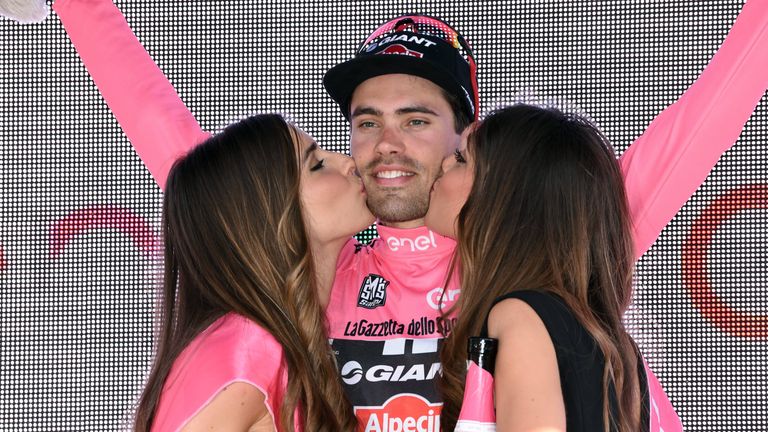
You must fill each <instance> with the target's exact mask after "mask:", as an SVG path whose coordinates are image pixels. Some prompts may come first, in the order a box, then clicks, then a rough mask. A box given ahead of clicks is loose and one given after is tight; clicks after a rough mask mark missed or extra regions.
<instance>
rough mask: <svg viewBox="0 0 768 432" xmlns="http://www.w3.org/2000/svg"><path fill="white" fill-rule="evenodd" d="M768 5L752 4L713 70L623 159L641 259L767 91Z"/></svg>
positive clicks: (763, 0)
mask: <svg viewBox="0 0 768 432" xmlns="http://www.w3.org/2000/svg"><path fill="white" fill-rule="evenodd" d="M766 71H768V1H766V0H749V1H748V2H747V3H746V5H744V8H743V9H742V11H741V13H740V15H739V17H738V18H737V19H736V22H735V23H734V25H733V27H732V28H731V31H730V32H729V33H728V37H727V38H726V40H725V41H724V42H723V45H722V46H721V47H720V49H719V50H718V51H717V53H716V54H715V56H714V57H713V58H712V60H711V61H710V62H709V65H708V66H707V68H706V69H705V70H704V71H703V72H702V73H701V76H700V77H699V78H698V79H697V80H696V82H694V83H693V84H692V85H691V87H690V88H688V90H687V91H686V92H685V93H684V94H683V95H682V96H681V97H680V99H679V100H678V101H677V102H675V103H674V104H673V105H671V106H669V107H668V108H667V109H665V110H664V111H663V112H662V113H661V114H659V115H658V116H657V117H656V119H654V120H653V122H651V124H650V125H649V126H648V129H647V130H646V131H645V133H644V134H643V135H642V136H641V137H640V138H638V139H637V141H635V143H634V144H633V145H632V146H630V148H629V149H628V150H627V151H626V152H625V153H624V154H623V155H622V157H621V159H620V163H621V167H622V170H623V172H624V178H625V181H626V187H627V197H628V199H629V205H630V211H631V214H632V217H633V222H634V234H635V256H636V257H638V258H639V257H640V256H641V255H642V254H644V253H645V251H646V250H648V248H649V247H650V246H651V245H652V244H653V242H654V241H655V240H656V238H657V237H658V235H659V233H660V232H661V230H662V229H664V226H666V225H667V223H668V222H669V221H670V220H671V219H672V218H673V217H674V216H675V214H676V213H677V211H678V210H680V207H681V206H682V205H683V204H684V203H685V202H686V201H687V200H688V198H690V197H691V196H692V195H693V193H694V192H695V191H696V189H697V188H698V187H699V186H700V185H701V184H702V183H703V182H704V179H706V177H707V175H708V174H709V172H710V170H711V169H712V167H714V165H715V163H717V161H718V159H719V158H720V155H721V154H722V153H723V152H725V151H726V150H728V149H729V148H730V147H731V146H732V145H733V143H735V142H736V140H737V139H738V137H739V134H740V133H741V130H742V128H743V127H744V124H745V123H746V121H747V120H748V119H749V117H750V115H751V114H752V112H753V111H754V109H755V106H756V105H757V103H758V102H759V101H760V98H761V97H762V96H763V94H764V93H765V91H766V88H768V73H766Z"/></svg>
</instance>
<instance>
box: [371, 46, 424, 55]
mask: <svg viewBox="0 0 768 432" xmlns="http://www.w3.org/2000/svg"><path fill="white" fill-rule="evenodd" d="M376 54H399V55H407V56H411V57H417V58H422V57H424V54H422V53H420V52H418V51H414V50H410V49H408V48H406V47H405V45H400V44H394V45H390V46H388V47H386V48H384V49H383V50H381V51H379V52H377V53H376Z"/></svg>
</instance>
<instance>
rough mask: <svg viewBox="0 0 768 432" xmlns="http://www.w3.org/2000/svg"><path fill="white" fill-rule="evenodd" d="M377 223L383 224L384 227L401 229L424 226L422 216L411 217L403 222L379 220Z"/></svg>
mask: <svg viewBox="0 0 768 432" xmlns="http://www.w3.org/2000/svg"><path fill="white" fill-rule="evenodd" d="M378 223H379V225H383V226H385V227H390V228H402V229H408V228H419V227H423V226H424V218H421V219H413V220H409V221H403V222H387V221H382V220H379V222H378Z"/></svg>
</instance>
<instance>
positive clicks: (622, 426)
mask: <svg viewBox="0 0 768 432" xmlns="http://www.w3.org/2000/svg"><path fill="white" fill-rule="evenodd" d="M468 147H469V148H468V151H469V152H470V154H471V155H472V156H473V157H474V160H475V170H474V174H475V180H474V184H473V186H472V190H471V192H470V194H469V197H468V199H467V202H466V204H465V205H464V207H463V208H462V210H461V212H460V214H459V219H458V234H457V237H458V239H457V240H458V249H457V257H456V259H457V260H458V262H460V264H461V287H462V294H461V297H460V298H459V300H458V301H457V303H456V305H455V308H456V309H458V310H459V311H460V314H459V320H458V322H457V325H456V326H455V327H454V329H453V330H452V332H451V334H450V335H449V336H448V337H447V339H446V342H445V345H444V347H443V350H442V353H441V360H442V364H443V375H442V379H441V383H440V385H441V391H442V393H443V397H444V400H445V405H444V406H443V411H442V413H441V422H442V427H443V430H446V431H450V430H453V428H454V425H455V424H456V418H457V416H458V414H459V410H460V406H461V401H462V397H463V393H464V388H463V387H464V379H465V373H466V352H465V350H466V341H467V337H469V336H475V335H478V334H479V333H480V330H481V326H482V319H478V317H485V316H486V315H487V312H488V310H489V308H490V306H491V303H492V301H493V300H494V299H495V298H497V297H499V296H501V295H503V294H505V293H507V292H511V291H515V290H521V289H532V290H540V291H548V292H551V293H555V294H557V295H558V296H560V297H561V298H562V299H563V300H564V301H565V302H566V304H567V305H568V307H569V308H570V309H571V310H572V311H573V313H574V315H575V316H576V318H577V319H578V320H579V322H581V323H582V324H583V325H584V326H585V328H586V329H587V331H588V332H589V333H590V334H591V335H592V336H593V338H594V339H595V341H596V343H597V345H598V346H599V348H600V350H601V351H602V353H603V355H604V357H605V370H604V374H603V394H604V405H603V423H604V424H605V430H606V431H607V430H608V429H609V427H610V426H609V425H611V423H613V424H614V425H616V427H617V428H618V430H620V431H635V430H640V427H639V425H640V418H641V416H640V405H641V403H640V401H641V393H640V388H639V377H638V372H637V371H638V369H637V367H638V363H637V362H638V360H637V351H636V347H635V345H634V343H633V342H632V339H631V338H630V336H629V335H628V334H627V332H626V330H625V328H624V325H623V323H622V316H623V314H624V311H625V310H626V308H627V307H628V306H629V303H630V301H631V296H632V272H633V266H634V255H633V244H632V236H631V230H630V220H629V211H628V208H627V202H626V196H625V193H624V183H623V179H622V176H621V172H620V170H619V166H618V163H617V161H616V157H615V155H614V154H613V150H612V148H611V146H610V144H609V143H608V141H607V140H606V138H605V137H604V136H603V134H602V133H601V132H600V131H599V130H598V129H597V128H596V127H595V126H594V125H592V124H591V123H590V122H589V121H587V120H585V119H582V118H579V117H577V116H575V115H571V114H563V113H562V112H560V111H558V110H556V109H551V108H540V107H535V106H529V105H514V106H511V107H508V108H504V109H501V110H498V111H496V112H494V113H492V114H491V115H490V116H488V117H487V118H486V119H485V120H484V121H483V122H482V123H481V124H480V125H479V126H478V128H477V130H475V131H474V132H473V133H472V135H471V136H470V140H469V146H468ZM444 312H445V313H446V314H449V313H451V312H453V311H450V310H449V311H444ZM611 386H613V387H614V388H615V391H616V395H617V400H618V412H617V413H615V414H616V415H615V416H614V415H613V414H612V413H611V411H610V409H609V400H610V398H609V396H608V394H609V389H610V387H611Z"/></svg>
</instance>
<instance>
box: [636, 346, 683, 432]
mask: <svg viewBox="0 0 768 432" xmlns="http://www.w3.org/2000/svg"><path fill="white" fill-rule="evenodd" d="M643 365H644V366H645V375H646V376H647V378H648V395H649V402H650V404H649V405H650V408H651V412H650V416H649V417H650V418H649V420H650V424H649V431H650V432H682V430H683V423H682V422H681V421H680V417H679V416H678V415H677V413H676V412H675V408H674V407H673V406H672V403H671V402H670V401H669V398H668V397H667V394H666V393H665V392H664V389H663V388H662V387H661V384H660V383H659V380H658V379H656V375H654V373H653V371H651V368H649V367H648V363H646V362H645V359H643Z"/></svg>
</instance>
